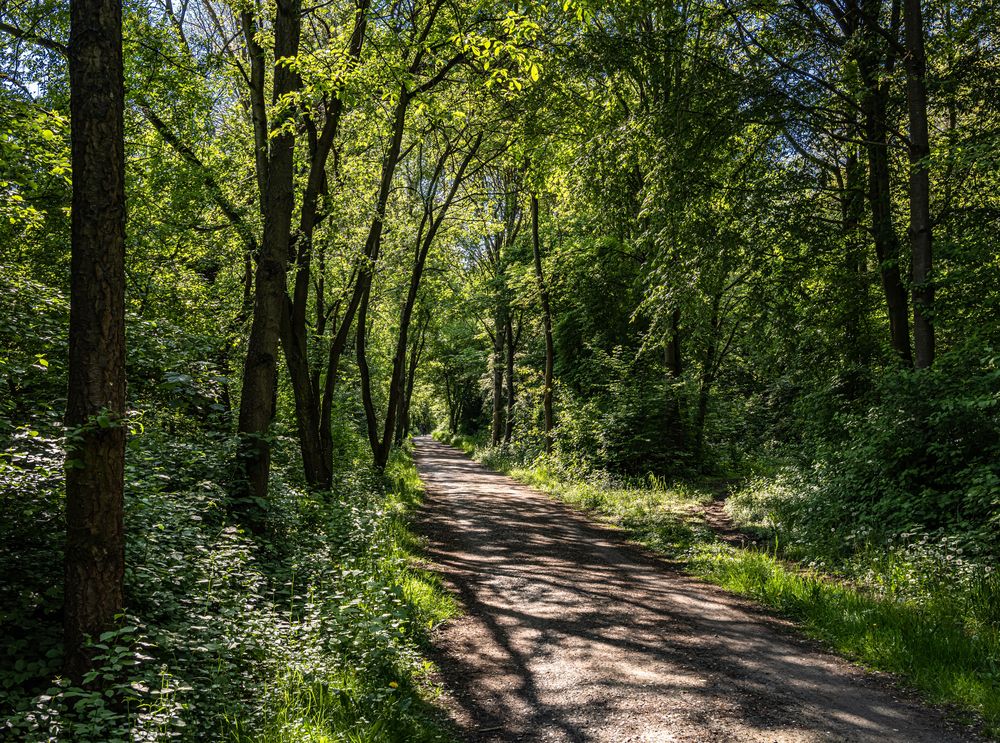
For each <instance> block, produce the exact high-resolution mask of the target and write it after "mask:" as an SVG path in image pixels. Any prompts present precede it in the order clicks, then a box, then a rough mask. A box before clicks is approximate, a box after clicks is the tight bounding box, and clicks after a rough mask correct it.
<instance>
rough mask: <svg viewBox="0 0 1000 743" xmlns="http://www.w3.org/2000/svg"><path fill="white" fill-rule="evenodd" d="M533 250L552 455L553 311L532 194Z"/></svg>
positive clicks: (547, 447) (545, 409) (548, 441)
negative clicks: (543, 266)
mask: <svg viewBox="0 0 1000 743" xmlns="http://www.w3.org/2000/svg"><path fill="white" fill-rule="evenodd" d="M531 248H532V252H533V253H534V257H535V279H536V280H537V282H538V295H539V300H540V302H541V305H542V326H543V328H544V330H545V380H544V384H545V386H544V388H543V391H542V414H543V416H544V425H545V453H546V454H551V453H552V427H553V420H552V373H553V367H554V366H555V346H554V345H553V342H552V311H551V308H550V305H549V290H548V287H547V286H546V285H545V276H544V274H543V273H542V252H541V246H540V245H539V241H538V195H537V194H531Z"/></svg>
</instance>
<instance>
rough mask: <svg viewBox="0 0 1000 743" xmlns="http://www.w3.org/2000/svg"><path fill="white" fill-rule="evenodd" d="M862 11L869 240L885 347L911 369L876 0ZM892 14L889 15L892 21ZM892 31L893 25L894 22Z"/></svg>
mask: <svg viewBox="0 0 1000 743" xmlns="http://www.w3.org/2000/svg"><path fill="white" fill-rule="evenodd" d="M861 8H862V13H861V17H862V28H863V35H864V38H863V43H864V50H863V51H862V52H861V53H860V54H859V55H858V69H859V72H860V76H861V79H862V82H863V83H864V86H865V93H864V97H863V99H862V103H861V107H862V111H863V112H864V119H865V140H866V146H867V150H868V202H869V207H870V209H871V218H872V237H873V239H874V241H875V255H876V257H877V258H878V262H879V272H880V275H881V278H882V290H883V293H884V295H885V302H886V310H887V313H888V316H889V341H890V345H891V346H892V350H893V351H894V352H895V353H896V355H897V356H898V357H899V358H900V360H901V361H902V362H903V363H904V364H907V365H910V364H912V363H913V354H912V352H911V350H910V321H909V317H908V307H907V298H906V287H905V286H904V285H903V280H902V274H901V272H900V266H899V259H900V248H899V238H898V236H897V235H896V228H895V226H894V225H893V222H892V191H891V181H890V177H891V176H890V171H889V140H888V93H887V91H886V85H887V83H884V82H882V80H881V73H880V70H879V67H880V65H879V55H878V54H877V52H876V50H877V49H878V48H879V47H880V46H881V44H882V41H881V38H880V29H878V28H877V24H878V23H879V3H878V2H877V0H863V2H862V4H861ZM896 12H897V11H895V10H894V15H895V14H896ZM892 25H893V26H895V25H896V23H895V21H893V23H892ZM894 54H895V52H894V51H892V50H889V51H888V52H887V54H886V61H885V66H886V68H887V69H886V74H888V73H890V72H891V71H892V68H893V59H894Z"/></svg>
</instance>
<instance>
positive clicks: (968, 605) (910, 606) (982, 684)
mask: <svg viewBox="0 0 1000 743" xmlns="http://www.w3.org/2000/svg"><path fill="white" fill-rule="evenodd" d="M688 564H689V566H690V569H691V570H692V571H693V572H694V573H695V574H697V575H699V576H701V577H703V578H706V579H707V580H710V581H712V582H714V583H718V584H719V585H721V586H723V587H724V588H727V589H729V590H731V591H735V592H737V593H740V594H743V595H746V596H750V597H751V598H753V599H755V600H757V601H760V602H761V603H763V604H765V605H767V606H771V607H774V608H776V609H778V610H779V611H781V612H782V613H783V614H786V615H788V616H790V617H792V618H794V619H796V620H798V621H799V622H801V623H802V624H803V626H804V627H805V629H806V631H807V632H809V633H810V634H812V635H813V636H815V637H817V638H819V639H820V640H822V641H823V642H824V643H825V644H827V645H829V646H831V647H833V648H834V649H836V650H837V651H838V652H840V653H843V654H844V655H847V656H848V657H850V658H854V659H856V660H859V661H862V662H863V663H865V664H867V665H870V666H872V667H874V668H878V669H880V670H884V671H889V672H892V673H896V674H899V675H900V676H902V677H903V678H904V679H905V680H906V682H907V683H908V684H912V685H913V686H914V687H915V688H917V689H919V690H920V691H921V692H922V693H923V694H924V695H925V696H926V697H927V698H928V699H930V700H932V701H934V702H939V703H947V704H953V705H958V706H960V707H961V708H963V709H964V710H967V711H973V712H976V713H978V714H980V715H982V717H983V719H984V721H985V723H986V725H987V728H988V729H989V730H990V731H992V732H993V733H994V734H996V733H998V732H1000V675H998V670H1000V667H998V663H997V659H998V658H1000V621H998V620H1000V615H998V614H997V613H996V607H997V606H998V603H1000V580H998V577H997V575H996V573H995V572H992V573H991V574H989V575H988V576H986V577H983V578H981V579H980V580H979V581H978V582H977V583H976V585H975V588H974V589H973V592H971V593H968V594H966V595H965V596H964V597H963V598H962V599H957V600H956V599H955V598H954V597H953V594H952V593H951V592H950V591H948V590H943V591H942V590H940V588H941V587H942V586H939V587H936V588H934V589H932V590H931V591H930V592H929V593H928V594H927V596H928V600H927V601H922V602H919V601H914V600H907V599H905V598H903V597H902V596H899V595H892V594H886V593H881V592H874V593H872V592H869V590H868V588H869V587H868V586H863V587H861V588H857V587H853V586H851V585H844V584H841V583H837V582H834V581H831V580H829V579H828V578H826V577H824V576H822V575H815V574H809V573H803V572H801V571H799V570H796V569H795V568H792V567H789V566H787V565H786V564H784V563H782V562H781V561H780V560H777V559H775V558H774V557H773V556H770V555H767V554H765V553H761V552H754V551H748V550H736V549H732V548H730V547H727V546H722V545H719V544H715V545H706V546H701V547H699V548H698V549H696V550H694V551H693V552H692V553H691V555H690V559H689V563H688ZM896 565H897V568H898V567H903V566H905V572H907V573H910V574H911V575H919V576H925V575H926V573H924V568H925V566H923V565H921V564H920V563H919V562H917V561H913V562H911V561H906V560H904V561H900V562H898V563H896ZM951 567H953V566H949V573H951V572H952V571H951V570H950V568H951ZM883 575H884V573H883ZM921 580H922V578H921ZM925 587H926V586H925ZM906 590H907V592H908V591H909V587H907V589H906ZM984 616H987V617H989V619H988V620H987V621H983V617H984Z"/></svg>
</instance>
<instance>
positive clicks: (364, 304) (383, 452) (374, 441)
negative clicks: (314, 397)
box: [356, 134, 483, 470]
mask: <svg viewBox="0 0 1000 743" xmlns="http://www.w3.org/2000/svg"><path fill="white" fill-rule="evenodd" d="M482 140H483V135H482V134H480V135H479V136H478V137H477V138H476V140H475V142H474V143H473V145H472V147H471V148H470V149H469V152H468V153H467V154H466V156H465V157H464V158H463V160H462V163H461V165H460V166H459V168H458V171H457V172H456V173H455V176H454V178H453V180H452V183H451V187H450V189H449V190H448V194H447V196H446V197H445V199H444V202H443V203H442V204H441V205H440V207H438V213H437V214H436V215H435V214H434V213H433V206H429V207H428V209H429V211H427V212H425V214H424V220H425V223H427V222H429V227H428V228H427V231H426V234H425V233H424V231H423V228H424V224H421V230H420V232H419V233H418V238H417V240H418V244H417V250H416V255H415V260H414V263H413V271H412V273H411V274H410V286H409V289H408V291H407V295H406V300H405V302H404V303H403V309H402V312H401V313H400V318H399V334H398V336H397V339H396V350H395V354H394V355H393V362H392V376H391V378H390V381H389V396H388V405H387V410H386V414H385V421H384V422H383V428H382V435H381V438H380V437H379V432H378V428H377V417H376V415H375V407H374V403H373V401H372V394H371V375H370V373H369V371H368V358H367V350H366V336H367V328H366V327H365V318H366V316H367V314H368V304H369V301H370V299H371V277H370V276H369V279H368V284H367V287H366V290H365V293H364V295H363V296H362V300H361V306H360V309H359V310H358V331H357V343H356V346H357V355H358V369H359V371H360V372H361V401H362V404H363V406H364V409H365V421H366V424H367V428H368V441H369V443H370V444H371V448H372V455H373V457H374V461H375V467H376V468H377V469H379V470H384V469H385V466H386V464H388V462H389V454H390V452H391V450H392V441H393V434H394V433H395V426H396V415H397V414H398V412H399V410H398V407H399V401H400V398H401V392H402V390H403V385H404V382H405V379H404V374H403V372H404V365H405V364H406V349H407V347H408V345H407V344H408V337H409V331H410V321H411V320H412V318H413V308H414V306H415V305H416V302H417V293H418V292H419V290H420V282H421V279H422V277H423V272H424V265H425V264H426V262H427V254H428V253H429V252H430V248H431V245H433V244H434V238H435V237H436V236H437V233H438V230H439V229H440V228H441V223H442V222H443V221H444V218H445V216H446V215H447V213H448V209H449V208H450V207H451V204H452V202H453V201H454V200H455V195H456V193H457V192H458V187H459V186H460V185H461V183H462V181H463V180H464V178H465V172H466V170H467V168H468V167H469V163H470V162H471V161H472V158H473V157H475V154H476V152H477V151H478V150H479V146H480V144H481V143H482ZM450 154H451V150H450V149H446V150H445V152H444V154H443V155H442V156H441V158H440V159H439V160H438V164H437V168H436V171H435V174H434V180H435V181H436V179H437V178H438V177H440V176H441V175H442V173H443V172H444V166H445V164H446V161H447V159H448V157H449V156H450ZM396 158H397V159H398V150H397V155H396ZM383 209H384V205H383ZM383 214H384V211H383Z"/></svg>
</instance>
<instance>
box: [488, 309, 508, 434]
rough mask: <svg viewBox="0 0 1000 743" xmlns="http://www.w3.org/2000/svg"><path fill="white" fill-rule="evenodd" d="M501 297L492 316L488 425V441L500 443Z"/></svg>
mask: <svg viewBox="0 0 1000 743" xmlns="http://www.w3.org/2000/svg"><path fill="white" fill-rule="evenodd" d="M505 315H506V313H505V312H504V307H503V297H502V296H501V297H498V298H497V305H496V312H495V313H494V317H493V359H492V362H491V366H492V371H493V422H492V426H491V427H490V443H491V444H493V446H497V445H499V444H500V441H501V438H502V436H503V367H504V353H503V350H504V340H505V337H504V317H505Z"/></svg>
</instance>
